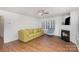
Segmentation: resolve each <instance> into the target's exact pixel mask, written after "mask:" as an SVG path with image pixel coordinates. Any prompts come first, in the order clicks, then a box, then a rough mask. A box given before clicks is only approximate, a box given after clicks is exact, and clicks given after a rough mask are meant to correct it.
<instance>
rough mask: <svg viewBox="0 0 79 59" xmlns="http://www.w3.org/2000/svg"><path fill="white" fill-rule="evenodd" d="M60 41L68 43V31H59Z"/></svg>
mask: <svg viewBox="0 0 79 59" xmlns="http://www.w3.org/2000/svg"><path fill="white" fill-rule="evenodd" d="M61 39H62V40H64V41H66V42H70V31H68V30H61Z"/></svg>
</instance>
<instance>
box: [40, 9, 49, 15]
mask: <svg viewBox="0 0 79 59" xmlns="http://www.w3.org/2000/svg"><path fill="white" fill-rule="evenodd" d="M48 14H49V13H48V12H47V11H46V10H39V11H38V15H39V16H43V15H48Z"/></svg>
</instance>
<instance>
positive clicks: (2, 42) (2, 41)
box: [0, 36, 4, 49]
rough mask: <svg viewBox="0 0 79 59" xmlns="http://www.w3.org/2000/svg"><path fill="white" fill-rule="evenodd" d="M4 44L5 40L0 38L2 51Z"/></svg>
mask: <svg viewBox="0 0 79 59" xmlns="http://www.w3.org/2000/svg"><path fill="white" fill-rule="evenodd" d="M3 44H4V40H3V38H2V37H1V36H0V49H2V47H3Z"/></svg>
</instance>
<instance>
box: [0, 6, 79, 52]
mask: <svg viewBox="0 0 79 59" xmlns="http://www.w3.org/2000/svg"><path fill="white" fill-rule="evenodd" d="M0 16H1V18H0V19H2V20H4V21H3V22H1V23H2V25H1V26H0V28H2V29H0V36H1V37H2V38H3V42H4V43H3V47H2V50H1V51H38V52H41V51H43V52H44V51H52V52H53V51H58V52H59V51H78V48H79V39H78V38H79V31H78V28H79V26H78V25H79V20H78V18H79V8H78V7H0ZM3 25H4V26H3ZM2 30H4V31H2Z"/></svg>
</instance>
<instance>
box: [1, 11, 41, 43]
mask: <svg viewBox="0 0 79 59" xmlns="http://www.w3.org/2000/svg"><path fill="white" fill-rule="evenodd" d="M0 16H4V42H5V43H7V42H10V41H14V40H17V39H18V31H19V30H20V29H26V28H35V27H39V22H38V20H37V19H36V18H33V17H28V16H24V15H19V14H16V13H11V12H7V11H2V10H0Z"/></svg>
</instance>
